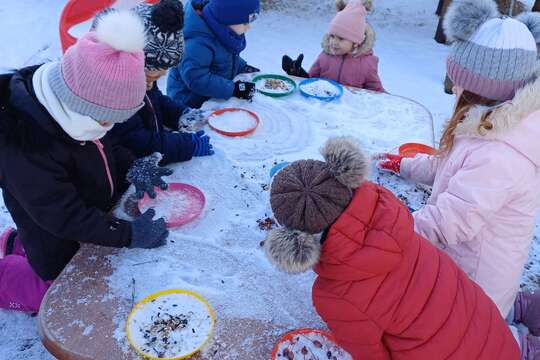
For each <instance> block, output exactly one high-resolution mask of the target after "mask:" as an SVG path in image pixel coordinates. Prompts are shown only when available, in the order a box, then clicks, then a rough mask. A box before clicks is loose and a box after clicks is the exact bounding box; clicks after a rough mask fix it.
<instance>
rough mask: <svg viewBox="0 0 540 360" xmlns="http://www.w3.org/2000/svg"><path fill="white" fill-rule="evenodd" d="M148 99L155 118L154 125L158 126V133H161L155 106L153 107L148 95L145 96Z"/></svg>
mask: <svg viewBox="0 0 540 360" xmlns="http://www.w3.org/2000/svg"><path fill="white" fill-rule="evenodd" d="M144 96H145V97H146V100H147V101H148V106H150V110H151V111H152V115H153V116H154V124H156V132H157V133H159V125H158V119H157V116H156V110H155V109H154V105H152V101H150V98H149V97H148V95H144Z"/></svg>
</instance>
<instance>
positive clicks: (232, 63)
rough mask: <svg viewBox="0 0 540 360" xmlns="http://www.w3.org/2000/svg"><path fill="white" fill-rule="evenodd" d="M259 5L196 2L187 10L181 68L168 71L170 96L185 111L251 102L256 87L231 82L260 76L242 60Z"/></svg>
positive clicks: (254, 1)
mask: <svg viewBox="0 0 540 360" xmlns="http://www.w3.org/2000/svg"><path fill="white" fill-rule="evenodd" d="M259 8H260V4H259V0H193V1H192V2H191V3H189V4H188V5H187V6H186V10H185V26H184V39H185V44H186V51H185V54H184V58H183V60H182V63H181V64H180V65H178V66H176V67H174V68H173V69H171V70H170V71H169V77H168V79H167V94H168V95H169V96H170V97H172V98H173V99H174V101H175V102H176V103H177V104H178V105H180V106H183V107H191V108H200V107H201V105H202V104H203V103H204V102H205V101H206V100H208V99H210V98H217V99H229V98H231V97H233V96H234V97H237V98H240V99H245V100H251V98H252V97H253V94H254V91H255V84H253V83H252V82H244V81H236V82H234V81H233V79H234V78H235V77H236V76H237V75H238V74H240V73H250V72H257V71H259V70H258V69H256V68H254V67H252V66H249V65H247V63H246V61H245V60H243V59H242V58H241V57H240V53H241V52H242V51H243V50H244V49H245V48H246V38H245V35H244V34H245V33H246V32H247V31H248V30H249V27H250V23H251V22H252V21H254V20H255V18H256V16H257V14H258V12H259Z"/></svg>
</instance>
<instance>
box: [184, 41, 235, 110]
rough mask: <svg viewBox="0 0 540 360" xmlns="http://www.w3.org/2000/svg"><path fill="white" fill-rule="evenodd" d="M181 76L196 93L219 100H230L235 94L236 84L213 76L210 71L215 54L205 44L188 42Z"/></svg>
mask: <svg viewBox="0 0 540 360" xmlns="http://www.w3.org/2000/svg"><path fill="white" fill-rule="evenodd" d="M184 54H185V57H184V59H183V61H182V64H181V70H180V75H181V77H182V79H183V80H184V82H185V84H186V85H187V87H188V88H189V89H190V90H191V91H193V92H194V93H196V94H198V95H201V96H206V97H210V98H217V99H229V98H230V97H231V96H232V95H233V92H234V82H233V81H232V80H229V79H226V78H224V77H222V76H219V75H216V74H213V73H212V72H211V70H210V66H211V65H212V61H213V59H214V54H213V52H212V50H211V49H210V48H209V47H208V46H207V45H206V44H205V43H203V42H197V41H187V42H186V50H185V52H184Z"/></svg>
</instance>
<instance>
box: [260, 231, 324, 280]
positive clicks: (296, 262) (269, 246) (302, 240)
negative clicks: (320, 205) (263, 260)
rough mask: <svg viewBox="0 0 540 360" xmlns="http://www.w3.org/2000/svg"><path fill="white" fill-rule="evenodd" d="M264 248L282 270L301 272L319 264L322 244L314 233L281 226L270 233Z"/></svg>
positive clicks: (271, 259)
mask: <svg viewBox="0 0 540 360" xmlns="http://www.w3.org/2000/svg"><path fill="white" fill-rule="evenodd" d="M264 250H265V251H266V256H268V259H270V261H271V262H272V263H273V264H274V265H276V267H277V268H279V269H280V270H283V271H285V272H289V273H301V272H304V271H307V270H309V269H311V268H312V267H313V266H315V264H317V262H318V261H319V257H320V255H321V244H320V242H319V241H318V240H317V239H316V238H315V236H313V235H310V234H307V233H304V232H301V231H298V230H289V229H286V228H280V229H274V230H272V231H270V233H268V236H267V238H266V241H265V242H264Z"/></svg>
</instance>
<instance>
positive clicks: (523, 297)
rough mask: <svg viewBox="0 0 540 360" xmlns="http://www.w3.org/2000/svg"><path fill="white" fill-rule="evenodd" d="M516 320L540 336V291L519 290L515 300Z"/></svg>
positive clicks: (533, 333)
mask: <svg viewBox="0 0 540 360" xmlns="http://www.w3.org/2000/svg"><path fill="white" fill-rule="evenodd" d="M514 322H516V323H521V324H523V325H525V326H526V327H527V328H529V331H530V332H531V334H532V335H534V336H540V291H536V292H535V291H532V292H519V293H518V295H517V297H516V301H515V302H514Z"/></svg>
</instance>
